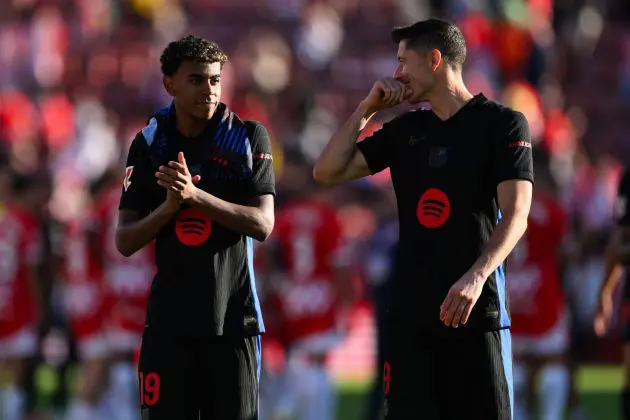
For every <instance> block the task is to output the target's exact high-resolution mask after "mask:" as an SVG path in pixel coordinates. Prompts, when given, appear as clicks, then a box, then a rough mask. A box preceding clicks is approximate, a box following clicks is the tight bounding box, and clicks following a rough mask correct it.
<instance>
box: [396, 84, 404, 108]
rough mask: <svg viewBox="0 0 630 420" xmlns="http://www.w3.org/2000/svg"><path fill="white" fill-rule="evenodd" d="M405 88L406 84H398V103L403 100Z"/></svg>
mask: <svg viewBox="0 0 630 420" xmlns="http://www.w3.org/2000/svg"><path fill="white" fill-rule="evenodd" d="M405 89H406V86H405V85H404V84H402V83H401V84H400V89H399V91H398V103H399V104H401V103H403V102H404V101H405V99H406V98H405Z"/></svg>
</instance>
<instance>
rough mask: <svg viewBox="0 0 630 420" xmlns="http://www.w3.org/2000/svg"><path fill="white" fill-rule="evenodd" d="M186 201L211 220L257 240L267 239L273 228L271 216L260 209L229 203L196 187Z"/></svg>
mask: <svg viewBox="0 0 630 420" xmlns="http://www.w3.org/2000/svg"><path fill="white" fill-rule="evenodd" d="M186 203H187V204H188V205H190V206H192V207H193V208H195V209H197V210H198V211H200V212H202V213H203V214H205V215H207V216H208V217H210V219H212V220H213V221H216V222H217V223H220V224H222V225H223V226H225V227H227V228H229V229H231V230H233V231H235V232H238V233H240V234H243V235H246V236H250V237H252V238H254V239H256V240H258V241H264V240H265V239H267V238H268V237H269V235H271V231H272V230H273V224H274V219H273V216H271V217H270V216H269V215H268V214H267V213H266V212H265V211H263V210H262V209H260V208H258V207H254V206H244V205H240V204H234V203H230V202H228V201H225V200H222V199H220V198H218V197H215V196H213V195H211V194H208V193H207V192H205V191H203V190H200V189H198V188H197V189H196V190H195V192H194V194H192V196H191V198H190V199H187V200H186Z"/></svg>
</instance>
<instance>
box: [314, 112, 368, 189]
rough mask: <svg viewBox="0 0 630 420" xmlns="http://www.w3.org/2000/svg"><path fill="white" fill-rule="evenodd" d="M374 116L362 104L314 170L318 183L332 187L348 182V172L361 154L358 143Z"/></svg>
mask: <svg viewBox="0 0 630 420" xmlns="http://www.w3.org/2000/svg"><path fill="white" fill-rule="evenodd" d="M373 115H374V111H372V110H370V109H369V108H368V107H367V106H366V105H363V104H360V105H359V107H358V108H357V109H356V110H355V111H354V113H353V114H352V115H351V116H350V118H349V119H348V120H347V121H346V123H345V124H343V125H342V126H341V128H339V130H338V131H337V132H336V133H335V134H334V135H333V136H332V137H331V139H330V141H329V142H328V144H327V145H326V147H325V148H324V151H323V152H322V154H321V155H320V157H319V159H318V160H317V162H316V164H315V168H314V169H313V177H314V178H315V180H316V181H317V182H320V183H322V184H327V185H332V184H337V183H340V182H343V181H346V180H347V179H346V176H345V175H346V171H347V170H348V168H349V166H350V163H351V161H352V159H353V158H354V155H355V153H359V152H358V149H357V146H356V142H357V138H358V137H359V134H360V133H361V130H363V128H365V125H366V124H367V122H368V121H369V120H370V118H371V117H372V116H373Z"/></svg>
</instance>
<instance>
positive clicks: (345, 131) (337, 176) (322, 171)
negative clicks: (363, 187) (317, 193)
mask: <svg viewBox="0 0 630 420" xmlns="http://www.w3.org/2000/svg"><path fill="white" fill-rule="evenodd" d="M409 93H410V91H408V90H407V89H406V87H405V85H404V84H403V83H401V82H399V81H397V80H395V79H393V78H385V79H381V80H378V81H377V82H376V83H374V86H373V87H372V90H371V91H370V93H369V94H368V96H367V97H366V98H365V100H363V102H361V103H360V104H359V106H358V107H357V109H356V110H355V111H354V113H353V114H352V116H350V118H349V119H348V121H346V123H345V124H344V125H343V126H342V127H341V128H340V129H339V130H338V131H337V132H336V133H335V134H334V135H333V136H332V137H331V139H330V141H329V142H328V144H327V145H326V148H325V149H324V151H323V152H322V154H321V156H320V157H319V159H318V160H317V162H316V163H315V167H314V168H313V177H314V178H315V180H316V181H317V182H319V183H321V184H324V185H335V184H341V183H344V182H347V181H352V180H354V179H357V178H362V177H364V176H367V175H370V174H371V171H370V167H369V166H368V162H367V161H366V159H365V157H364V155H363V153H361V151H360V150H359V148H358V147H357V138H358V137H359V133H360V132H361V130H363V129H364V128H365V125H366V124H367V122H368V121H369V120H370V118H372V116H373V115H374V114H375V113H376V112H378V111H380V110H382V109H386V108H391V107H393V106H396V105H398V104H400V103H401V102H403V101H404V100H405V99H406V98H407V97H408V96H409Z"/></svg>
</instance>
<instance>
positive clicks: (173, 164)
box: [168, 161, 186, 173]
mask: <svg viewBox="0 0 630 420" xmlns="http://www.w3.org/2000/svg"><path fill="white" fill-rule="evenodd" d="M168 166H170V167H171V168H173V169H175V170H176V171H179V172H182V173H186V167H185V166H184V165H182V164H181V163H179V162H173V161H170V162H169V163H168Z"/></svg>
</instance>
